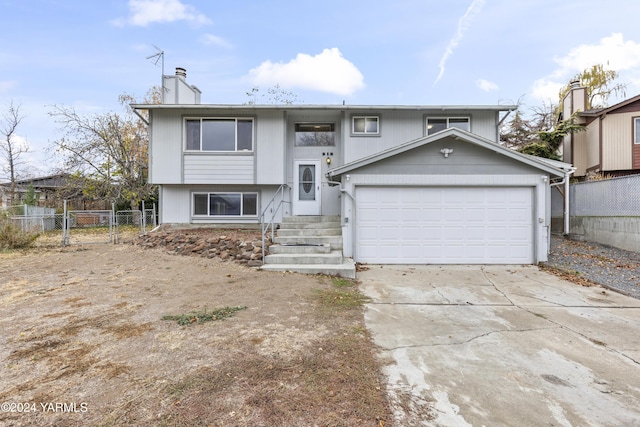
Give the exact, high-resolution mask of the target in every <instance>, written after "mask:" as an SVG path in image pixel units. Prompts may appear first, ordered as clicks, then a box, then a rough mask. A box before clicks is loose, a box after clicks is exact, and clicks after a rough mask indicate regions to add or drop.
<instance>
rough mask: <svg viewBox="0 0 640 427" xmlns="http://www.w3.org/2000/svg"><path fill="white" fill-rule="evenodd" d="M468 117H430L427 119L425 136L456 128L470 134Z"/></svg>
mask: <svg viewBox="0 0 640 427" xmlns="http://www.w3.org/2000/svg"><path fill="white" fill-rule="evenodd" d="M469 123H470V121H469V118H468V117H431V118H428V119H427V135H433V134H434V133H437V132H440V131H443V130H445V129H448V128H458V129H462V130H466V131H467V132H471V127H470V124H469Z"/></svg>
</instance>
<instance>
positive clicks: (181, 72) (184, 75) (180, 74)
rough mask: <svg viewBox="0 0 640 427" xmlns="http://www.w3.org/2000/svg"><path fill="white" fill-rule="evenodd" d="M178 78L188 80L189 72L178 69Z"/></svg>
mask: <svg viewBox="0 0 640 427" xmlns="http://www.w3.org/2000/svg"><path fill="white" fill-rule="evenodd" d="M176 76H178V77H182V78H183V79H186V78H187V70H185V69H184V68H182V67H176Z"/></svg>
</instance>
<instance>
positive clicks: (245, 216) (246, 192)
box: [191, 191, 260, 218]
mask: <svg viewBox="0 0 640 427" xmlns="http://www.w3.org/2000/svg"><path fill="white" fill-rule="evenodd" d="M212 194H238V195H240V212H242V214H240V215H211V210H210V208H211V206H210V204H209V203H210V202H209V198H210V197H211V195H212ZM245 194H254V195H255V196H256V213H255V214H253V215H244V206H243V204H244V197H243V196H244V195H245ZM196 195H200V196H201V195H206V196H207V212H208V213H207V214H196V198H195V196H196ZM259 215H260V195H259V194H258V192H256V191H194V192H192V193H191V216H192V217H193V218H257V217H258V216H259Z"/></svg>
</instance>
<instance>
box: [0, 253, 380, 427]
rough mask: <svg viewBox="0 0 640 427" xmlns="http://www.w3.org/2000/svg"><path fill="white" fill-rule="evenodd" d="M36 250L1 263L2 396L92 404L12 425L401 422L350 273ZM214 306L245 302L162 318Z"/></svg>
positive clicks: (13, 418) (18, 417)
mask: <svg viewBox="0 0 640 427" xmlns="http://www.w3.org/2000/svg"><path fill="white" fill-rule="evenodd" d="M30 253H31V255H29V254H26V253H23V254H18V253H16V254H4V255H3V257H4V258H1V259H0V291H1V292H2V294H1V296H0V307H2V308H3V310H5V313H10V314H8V315H7V316H5V317H4V318H3V319H0V326H2V331H0V340H2V341H3V342H5V343H6V346H5V347H4V348H3V349H1V350H0V351H3V352H4V353H3V356H4V360H5V363H4V365H3V366H0V373H1V374H2V377H3V381H5V380H6V382H5V384H4V385H5V388H4V390H0V401H8V400H11V399H16V398H17V399H20V400H23V401H34V402H51V401H56V400H60V399H62V400H67V401H77V402H88V404H89V408H90V410H89V411H88V412H87V413H82V414H43V413H39V414H32V415H29V417H25V416H23V414H4V415H5V416H6V417H8V418H6V419H3V418H2V417H1V416H0V425H2V423H3V422H4V421H6V422H8V423H9V425H12V424H11V423H14V425H34V426H53V425H55V426H71V425H87V426H105V427H107V426H109V427H114V426H130V425H136V426H372V427H379V426H380V425H386V426H389V425H391V424H390V422H389V420H390V418H391V412H390V409H389V406H388V403H387V400H386V396H385V392H384V391H385V389H386V388H385V386H384V382H383V378H382V377H380V361H379V360H378V358H377V357H376V351H377V350H376V348H375V347H374V346H373V344H372V342H371V339H370V337H369V336H368V334H367V331H366V329H365V328H364V321H363V316H362V305H363V303H364V302H365V301H366V298H365V297H364V296H363V295H362V294H360V292H359V291H358V288H357V283H356V282H354V281H352V280H346V279H341V278H335V277H327V276H316V277H310V276H304V275H295V274H278V273H275V274H270V273H265V272H259V271H255V270H252V269H248V268H245V267H241V266H238V265H235V264H231V263H222V262H218V261H211V260H198V259H195V258H185V257H176V256H172V255H169V254H166V253H164V252H163V251H157V252H155V251H143V250H141V249H137V248H136V249H131V248H128V247H127V248H125V247H122V246H120V245H110V246H104V247H102V246H92V247H91V248H90V249H80V248H74V247H70V248H66V249H56V250H45V249H43V248H39V249H36V250H32V251H30ZM152 261H153V262H152ZM207 306H208V307H216V306H224V307H244V306H246V307H247V308H246V309H243V310H240V311H238V312H237V313H235V316H234V317H232V318H227V319H225V320H224V321H222V322H207V323H200V322H198V321H196V322H193V323H191V322H189V323H190V325H189V326H180V325H178V324H177V323H176V322H175V321H174V322H166V321H163V320H162V316H164V315H165V314H166V313H187V314H189V313H191V310H192V309H195V310H197V311H194V313H199V312H203V313H206V314H210V312H211V310H210V309H206V307H207Z"/></svg>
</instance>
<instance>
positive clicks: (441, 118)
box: [424, 116, 471, 135]
mask: <svg viewBox="0 0 640 427" xmlns="http://www.w3.org/2000/svg"><path fill="white" fill-rule="evenodd" d="M460 119H465V120H466V121H467V124H468V125H469V128H468V129H467V132H471V117H469V116H427V117H426V118H425V120H424V126H425V135H429V120H446V121H447V127H446V128H445V129H449V128H450V127H451V126H450V125H449V121H450V120H460Z"/></svg>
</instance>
